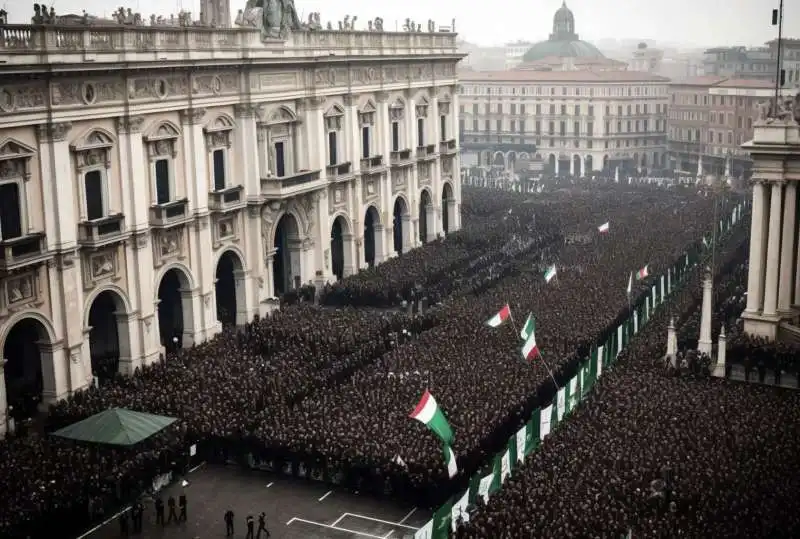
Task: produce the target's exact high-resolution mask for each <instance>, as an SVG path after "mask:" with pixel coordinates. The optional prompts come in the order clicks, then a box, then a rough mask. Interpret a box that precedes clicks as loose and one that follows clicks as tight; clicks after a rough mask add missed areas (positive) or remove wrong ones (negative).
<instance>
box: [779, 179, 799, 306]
mask: <svg viewBox="0 0 800 539" xmlns="http://www.w3.org/2000/svg"><path fill="white" fill-rule="evenodd" d="M796 206H797V183H795V182H792V181H790V182H787V183H786V189H785V198H784V204H783V234H782V236H781V267H780V277H779V284H778V312H779V313H780V314H781V315H782V316H788V315H790V314H791V309H792V292H794V282H793V277H794V239H795V238H794V236H795V231H796V226H797V222H796V215H795V213H796V209H797V208H796Z"/></svg>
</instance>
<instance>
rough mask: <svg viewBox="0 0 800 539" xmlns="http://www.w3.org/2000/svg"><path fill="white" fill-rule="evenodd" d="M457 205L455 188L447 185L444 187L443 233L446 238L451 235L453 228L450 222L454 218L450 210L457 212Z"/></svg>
mask: <svg viewBox="0 0 800 539" xmlns="http://www.w3.org/2000/svg"><path fill="white" fill-rule="evenodd" d="M455 205H456V199H455V197H454V196H453V188H452V187H451V186H450V184H449V183H445V184H444V186H442V232H444V234H445V236H446V235H447V234H449V233H450V229H451V228H452V226H453V225H452V223H451V222H450V219H451V218H452V217H451V214H450V210H451V209H453V210H455Z"/></svg>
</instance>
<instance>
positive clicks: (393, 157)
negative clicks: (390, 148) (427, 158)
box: [389, 150, 414, 168]
mask: <svg viewBox="0 0 800 539" xmlns="http://www.w3.org/2000/svg"><path fill="white" fill-rule="evenodd" d="M413 164H414V160H413V159H412V158H411V150H397V151H394V152H392V153H391V154H389V165H390V166H391V167H392V168H403V167H410V166H411V165H413Z"/></svg>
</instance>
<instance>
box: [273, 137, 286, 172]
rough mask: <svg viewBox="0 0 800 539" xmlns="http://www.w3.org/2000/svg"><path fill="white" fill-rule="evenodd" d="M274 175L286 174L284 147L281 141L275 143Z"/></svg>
mask: <svg viewBox="0 0 800 539" xmlns="http://www.w3.org/2000/svg"><path fill="white" fill-rule="evenodd" d="M275 175H276V176H277V177H279V178H282V177H284V176H286V147H285V146H284V144H283V142H276V143H275Z"/></svg>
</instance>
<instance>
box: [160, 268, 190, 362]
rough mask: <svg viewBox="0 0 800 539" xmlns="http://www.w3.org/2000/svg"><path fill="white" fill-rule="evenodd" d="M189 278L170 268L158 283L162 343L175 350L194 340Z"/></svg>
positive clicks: (168, 348)
mask: <svg viewBox="0 0 800 539" xmlns="http://www.w3.org/2000/svg"><path fill="white" fill-rule="evenodd" d="M190 288H191V287H190V285H189V278H188V277H187V276H186V274H185V273H184V272H183V271H181V270H180V269H178V268H170V269H169V270H167V272H166V273H164V275H163V276H162V277H161V282H160V283H159V285H158V332H159V337H160V339H161V345H162V346H163V347H164V348H166V349H167V351H168V352H173V351H175V350H177V349H179V348H182V347H183V346H188V345H190V344H191V342H192V333H191V328H192V305H191V301H192V300H191V297H190V296H189V297H186V296H188V295H189V294H191V291H190Z"/></svg>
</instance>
